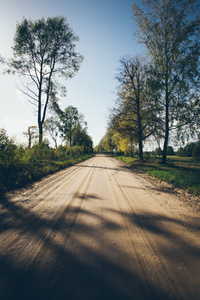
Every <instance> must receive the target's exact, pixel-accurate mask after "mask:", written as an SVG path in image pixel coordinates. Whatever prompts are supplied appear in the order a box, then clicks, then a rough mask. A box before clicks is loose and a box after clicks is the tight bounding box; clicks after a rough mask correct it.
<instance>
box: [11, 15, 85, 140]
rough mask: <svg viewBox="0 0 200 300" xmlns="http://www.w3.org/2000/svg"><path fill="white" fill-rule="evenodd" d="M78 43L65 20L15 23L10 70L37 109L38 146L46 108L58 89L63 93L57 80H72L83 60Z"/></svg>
mask: <svg viewBox="0 0 200 300" xmlns="http://www.w3.org/2000/svg"><path fill="white" fill-rule="evenodd" d="M77 41H78V37H77V36H75V35H74V33H73V31H72V29H71V28H70V27H69V25H68V23H67V21H66V19H65V18H64V17H53V18H47V19H46V20H44V18H42V19H40V20H36V21H32V20H27V19H26V18H24V19H23V20H22V22H21V23H17V27H16V32H15V37H14V47H13V52H14V58H13V59H12V60H11V62H10V70H13V71H15V72H17V73H18V74H20V75H22V76H23V78H24V84H23V89H22V92H23V93H24V94H25V95H27V96H28V97H29V100H30V103H32V104H33V105H34V106H35V107H36V109H37V121H38V128H39V142H40V143H41V142H42V138H43V124H44V121H45V118H46V112H47V107H48V105H49V103H50V102H53V101H56V97H55V95H56V93H57V91H58V89H61V90H63V87H62V86H61V85H60V83H59V82H58V77H60V76H63V77H65V78H69V77H72V76H73V75H74V74H75V72H77V71H78V70H79V67H80V63H81V61H82V59H83V57H82V56H81V55H79V54H78V53H77V52H75V42H77ZM25 81H26V82H25Z"/></svg>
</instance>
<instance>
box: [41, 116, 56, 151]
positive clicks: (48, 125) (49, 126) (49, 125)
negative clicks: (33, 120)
mask: <svg viewBox="0 0 200 300" xmlns="http://www.w3.org/2000/svg"><path fill="white" fill-rule="evenodd" d="M58 126H59V125H58V120H57V118H56V117H53V116H52V117H50V118H48V119H46V121H45V122H44V128H45V130H46V131H48V133H49V134H50V136H51V138H52V140H53V141H54V143H55V148H56V149H57V147H58V144H57V137H58V133H59V129H58Z"/></svg>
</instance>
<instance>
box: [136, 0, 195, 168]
mask: <svg viewBox="0 0 200 300" xmlns="http://www.w3.org/2000/svg"><path fill="white" fill-rule="evenodd" d="M132 11H133V15H134V19H135V21H136V23H137V25H138V31H137V32H136V33H135V35H136V36H137V37H138V38H139V41H140V42H142V43H144V44H145V46H146V48H147V51H148V56H149V59H150V63H151V65H152V71H151V73H152V74H153V76H154V82H155V88H156V90H158V91H160V97H159V98H158V100H159V103H160V106H161V108H162V112H161V116H162V118H163V122H164V147H163V154H162V163H164V164H165V163H166V156H167V146H168V141H169V136H170V131H171V130H176V134H177V135H178V137H179V138H180V137H182V138H183V139H184V138H185V137H188V136H189V135H194V133H195V131H196V132H197V131H198V130H199V128H198V127H197V124H198V123H199V116H200V114H199V101H200V98H199V78H200V68H199V56H200V51H199V25H200V18H199V7H198V1H196V0H191V1H188V0H182V1H180V0H173V1H162V0H157V1H155V0H143V1H135V2H134V3H133V6H132Z"/></svg>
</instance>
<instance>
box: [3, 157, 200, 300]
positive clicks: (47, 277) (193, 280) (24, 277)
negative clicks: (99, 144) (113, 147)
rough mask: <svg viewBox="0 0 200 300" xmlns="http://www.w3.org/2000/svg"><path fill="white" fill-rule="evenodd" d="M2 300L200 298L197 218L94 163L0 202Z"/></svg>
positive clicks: (145, 185) (118, 169) (116, 168)
mask: <svg viewBox="0 0 200 300" xmlns="http://www.w3.org/2000/svg"><path fill="white" fill-rule="evenodd" d="M0 213H1V215H0V299H2V300H7V299H20V300H30V299H34V300H36V299H37V300H38V299H43V300H45V299H47V300H52V299H53V300H60V299H67V300H71V299H76V300H80V299H83V300H112V299H115V300H118V299H123V300H126V299H136V300H139V299H144V300H146V299H147V300H148V299H170V300H172V299H188V300H189V299H191V300H197V299H198V300H199V299H200V235H199V219H198V217H199V216H198V212H196V213H195V211H194V212H193V209H192V208H191V209H189V207H186V206H185V205H184V203H182V202H181V201H180V200H179V199H178V198H177V197H176V195H173V193H170V194H169V193H167V192H165V191H163V192H162V191H161V190H159V189H157V188H156V187H155V186H154V185H152V184H151V183H149V182H148V181H146V180H145V179H144V178H142V177H141V176H140V175H138V174H134V173H132V172H130V171H129V169H128V168H126V167H125V166H124V165H123V163H122V162H119V161H117V160H115V159H113V158H109V157H104V156H96V157H94V158H91V159H89V160H87V161H85V162H83V163H80V164H78V165H76V166H73V167H71V168H69V169H66V170H63V171H61V172H58V173H56V174H54V175H51V176H49V177H47V178H45V179H43V180H42V181H40V182H38V183H35V184H33V185H32V186H31V187H30V188H29V189H23V190H20V191H17V192H16V193H15V194H13V195H10V197H7V198H4V199H1V201H0Z"/></svg>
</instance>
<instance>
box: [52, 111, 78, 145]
mask: <svg viewBox="0 0 200 300" xmlns="http://www.w3.org/2000/svg"><path fill="white" fill-rule="evenodd" d="M54 109H55V112H56V113H57V115H58V117H59V121H60V122H59V123H58V128H59V130H60V132H61V137H62V138H63V139H64V140H65V141H69V145H70V146H72V139H73V130H74V128H75V127H76V126H77V125H78V122H79V113H78V109H77V108H76V107H74V106H72V105H69V106H68V107H67V108H65V109H64V110H61V109H60V108H59V106H58V105H54Z"/></svg>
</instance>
